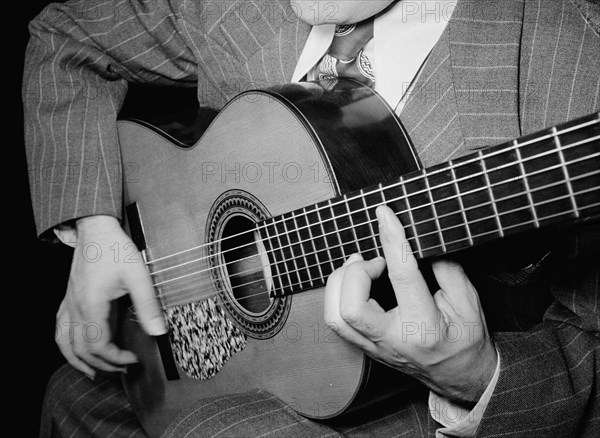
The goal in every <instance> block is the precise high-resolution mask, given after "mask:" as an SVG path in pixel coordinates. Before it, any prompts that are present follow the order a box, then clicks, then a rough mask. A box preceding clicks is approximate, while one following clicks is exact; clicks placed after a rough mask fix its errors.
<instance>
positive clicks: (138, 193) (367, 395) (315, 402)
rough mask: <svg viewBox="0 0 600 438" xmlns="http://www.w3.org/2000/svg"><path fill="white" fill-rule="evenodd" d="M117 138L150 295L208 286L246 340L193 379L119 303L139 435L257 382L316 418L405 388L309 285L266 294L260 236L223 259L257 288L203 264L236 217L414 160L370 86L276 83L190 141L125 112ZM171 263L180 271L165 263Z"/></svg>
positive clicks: (242, 222) (156, 431)
mask: <svg viewBox="0 0 600 438" xmlns="http://www.w3.org/2000/svg"><path fill="white" fill-rule="evenodd" d="M119 138H120V141H121V147H122V154H123V163H124V169H125V204H126V205H128V206H130V207H131V206H134V207H135V208H133V209H132V208H129V209H128V216H129V215H130V214H131V212H134V214H135V215H137V216H138V217H137V218H135V222H136V223H137V225H136V230H132V236H133V235H134V234H135V235H136V236H137V241H136V243H137V244H138V246H140V247H142V248H143V249H144V253H145V256H146V257H147V261H148V264H149V267H150V271H151V272H158V273H157V274H156V275H154V276H153V279H154V280H155V283H161V282H162V284H163V285H162V286H160V285H159V286H158V287H157V291H158V292H157V293H159V295H160V298H161V302H162V304H163V306H164V307H165V308H166V309H170V308H177V307H178V306H179V305H180V303H183V302H185V303H190V302H194V301H199V300H202V299H203V298H202V297H205V296H208V294H210V295H212V296H213V298H212V299H213V300H214V303H216V305H217V307H220V308H222V309H223V313H222V315H226V318H227V319H229V321H230V324H231V326H233V327H235V330H236V331H238V332H239V333H241V334H243V335H242V337H243V338H245V343H244V345H243V347H241V348H238V349H237V351H235V352H233V353H232V354H230V355H229V357H227V358H225V359H223V364H222V366H221V367H220V368H219V369H218V371H217V372H215V373H213V375H211V376H210V377H204V378H198V376H197V375H196V376H193V375H192V374H193V373H190V370H189V369H188V368H186V366H185V364H184V363H183V362H185V361H182V360H181V358H179V359H176V354H175V351H177V346H175V345H174V343H173V342H167V345H166V346H165V344H164V342H163V344H162V347H161V348H159V345H160V344H159V343H157V342H156V339H154V338H152V337H149V336H146V335H145V334H143V332H142V331H141V329H140V327H139V325H138V324H137V322H135V315H134V313H133V312H132V311H131V308H130V307H129V308H128V307H127V306H126V305H125V306H122V308H121V310H120V312H119V321H118V324H119V327H118V332H119V338H120V339H119V342H120V343H121V344H122V345H123V347H124V348H127V349H130V350H132V351H133V352H134V353H135V354H136V355H137V356H138V358H139V359H140V364H139V365H138V366H135V367H131V368H130V369H129V371H128V373H127V375H126V377H125V378H124V382H125V387H126V391H127V393H128V396H129V398H130V400H131V403H132V405H133V407H134V410H135V411H136V413H137V415H138V417H139V419H140V421H141V423H142V425H143V426H144V428H145V430H146V431H147V433H148V434H149V435H150V436H159V435H160V434H161V433H162V432H163V431H164V429H165V428H166V427H167V425H168V424H169V422H171V421H172V420H173V418H174V416H175V415H177V414H178V413H179V411H180V410H181V409H183V408H185V407H186V406H189V405H190V404H192V403H193V402H194V401H196V400H198V399H201V398H206V397H212V396H220V395H225V394H234V393H240V392H244V391H248V390H251V389H253V388H261V389H263V390H265V391H268V392H270V393H272V394H273V395H275V396H277V397H278V398H280V399H282V400H283V401H284V402H285V403H287V404H289V405H290V406H291V407H293V408H294V409H296V410H297V411H298V412H299V413H301V414H302V415H305V416H307V417H309V418H315V419H327V418H333V417H337V416H339V415H342V414H345V413H348V412H350V411H352V410H353V409H355V408H358V407H361V406H363V405H365V404H366V403H370V402H372V401H375V400H379V399H382V398H384V397H386V396H388V395H390V394H391V393H395V392H396V393H397V392H398V391H399V390H402V389H403V388H407V387H410V386H411V383H410V381H409V380H408V379H407V378H406V377H404V376H403V375H401V374H400V373H397V372H394V371H392V370H391V369H389V368H387V367H384V366H382V365H381V364H378V363H376V362H374V361H372V360H370V359H369V358H367V357H366V356H365V355H364V354H363V353H362V352H361V351H360V350H358V349H357V348H355V347H353V346H351V345H349V344H347V343H345V342H343V341H342V340H341V339H339V338H338V337H337V336H336V335H335V333H334V332H333V331H332V330H331V329H330V328H329V327H327V326H326V325H325V321H324V319H323V298H324V287H323V285H322V283H321V284H320V285H317V286H316V287H312V288H306V290H303V291H302V293H294V294H293V295H290V296H287V297H285V298H277V297H273V296H270V295H272V294H271V292H272V291H271V290H270V289H272V286H270V285H269V281H268V278H269V277H270V276H273V275H275V274H274V273H273V272H270V273H269V272H268V269H267V268H266V267H265V265H268V264H269V260H268V259H265V257H266V256H265V255H264V248H263V250H261V249H260V248H259V247H258V246H256V247H255V248H259V249H255V252H254V253H253V254H250V255H254V256H256V257H250V258H249V259H252V260H253V261H251V262H248V264H245V262H239V263H238V264H239V266H237V268H235V269H237V270H238V271H239V272H241V273H244V272H246V271H247V270H249V269H250V268H252V263H254V266H255V267H256V266H258V267H259V271H262V274H261V275H262V278H263V279H264V281H262V282H261V285H262V286H261V288H262V289H261V288H258V289H260V290H258V292H256V290H257V289H252V288H251V287H249V288H248V290H246V291H244V289H245V288H244V284H249V283H252V281H248V280H246V281H245V282H244V281H242V282H241V283H239V282H238V283H237V284H238V285H240V284H241V286H238V287H239V288H240V289H242V292H241V293H242V294H245V295H247V297H246V298H244V299H243V300H242V299H239V297H240V295H239V294H238V293H237V292H236V293H234V292H232V289H235V287H232V284H233V283H232V282H233V281H234V280H233V279H228V278H226V277H227V276H228V274H231V273H232V271H228V270H227V269H220V270H218V273H217V274H215V266H214V265H211V263H214V260H215V258H217V257H218V256H216V255H215V254H214V248H217V249H219V248H220V249H221V250H224V249H223V248H222V247H219V245H220V243H219V242H221V241H222V240H223V239H224V237H227V236H235V235H236V234H239V233H240V231H239V230H240V229H241V230H242V231H244V227H251V225H252V224H254V223H255V222H258V221H259V220H261V219H264V218H268V217H272V216H276V215H280V214H283V213H285V212H290V211H293V210H296V209H299V208H302V207H304V206H307V205H310V204H314V203H316V202H320V201H324V200H327V199H330V198H332V197H334V196H337V195H340V194H343V193H345V192H347V191H350V190H355V189H357V188H360V187H364V186H366V185H369V184H373V183H377V182H380V181H386V180H389V179H391V178H392V177H395V176H398V175H401V174H404V173H406V172H408V171H411V170H415V169H417V168H418V167H419V164H418V161H417V160H416V158H415V156H414V153H413V150H412V148H411V145H410V143H409V141H408V138H407V137H406V135H405V133H404V131H403V129H402V127H401V126H400V124H399V123H398V121H397V119H396V117H395V116H394V115H393V113H392V111H391V110H390V109H389V108H388V107H387V106H386V104H385V103H384V102H383V101H382V100H381V99H380V98H379V96H377V95H376V94H375V93H373V91H371V90H370V89H369V88H366V87H363V86H361V85H358V84H356V83H353V82H349V81H340V82H338V83H336V84H310V83H306V84H297V85H288V86H287V87H283V88H282V89H279V90H269V91H257V92H249V93H246V94H242V95H241V96H239V97H238V98H236V99H234V100H233V101H232V102H230V103H229V104H228V105H227V106H226V107H225V108H224V109H223V110H222V111H221V112H220V113H219V114H218V115H217V117H216V118H215V119H214V120H213V122H212V123H211V125H210V126H209V127H208V129H207V130H206V132H204V134H203V135H202V137H201V138H200V139H199V140H198V141H197V142H196V143H195V144H193V145H191V146H190V147H183V145H181V144H178V143H177V142H176V141H175V140H174V139H172V138H169V137H168V136H165V135H164V134H162V133H160V132H158V131H157V130H156V129H152V128H151V127H149V126H147V125H145V124H141V123H138V122H135V121H120V122H119ZM131 219H132V218H131V217H129V220H130V226H131V223H132V221H131ZM234 225H235V227H234ZM228 227H229V228H228ZM232 227H233V228H232ZM236 227H237V228H236ZM140 235H141V237H140ZM135 240H136V239H134V241H135ZM211 242H213V244H211ZM189 248H200V249H199V250H198V251H199V252H198V254H202V256H200V257H191V256H189V254H188V253H186V252H185V251H186V250H188V249H189ZM202 248H205V249H202ZM209 248H210V251H213V252H210V251H209ZM235 250H236V247H235V246H234V247H232V248H229V251H231V252H234V253H235ZM224 251H225V252H227V249H225V250H224ZM177 254H180V255H177ZM173 255H175V256H173ZM242 255H243V254H242ZM243 258H244V257H240V259H243ZM228 260H229V259H225V261H226V262H227V261H228ZM153 261H156V262H154V263H153ZM234 261H235V260H234ZM271 262H272V260H271ZM184 263H188V266H189V269H188V271H183V272H179V274H178V276H175V275H174V274H173V275H171V274H170V272H171V271H173V270H175V269H174V268H172V267H173V266H175V267H178V266H179V265H181V264H184ZM257 264H258V265H257ZM217 265H218V264H217ZM234 265H236V263H233V262H232V263H231V266H232V268H231V269H232V270H233V269H234V267H233V266H234ZM169 268H172V269H171V271H169ZM163 269H164V273H161V272H159V271H161V270H163ZM178 269H179V268H178ZM169 275H171V276H170V277H169ZM174 282H175V283H177V282H180V284H179V285H178V287H176V288H172V289H171V290H172V291H173V295H169V292H168V291H166V287H165V286H167V285H169V284H170V283H174ZM181 290H184V291H187V295H185V296H184V299H183V301H177V300H176V299H170V298H171V297H172V296H177V297H178V299H181V297H182V295H181V294H176V293H175V292H177V291H181ZM259 295H260V296H261V298H260V299H258V298H257V301H255V302H254V303H253V304H252V303H250V301H251V300H252V299H253V297H254V296H259ZM390 295H393V294H390ZM197 297H199V298H197ZM393 304H394V303H390V305H393ZM171 322H172V321H171ZM171 328H172V329H173V327H171ZM170 341H173V338H171V339H170ZM198 348H199V347H198ZM169 356H170V357H169ZM169 364H171V368H169ZM192 368H193V364H192Z"/></svg>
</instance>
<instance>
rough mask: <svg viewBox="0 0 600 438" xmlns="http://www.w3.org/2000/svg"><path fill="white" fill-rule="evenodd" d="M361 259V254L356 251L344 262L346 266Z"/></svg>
mask: <svg viewBox="0 0 600 438" xmlns="http://www.w3.org/2000/svg"><path fill="white" fill-rule="evenodd" d="M359 259H360V254H358V253H354V254H352V255H351V256H350V257H348V258H347V259H346V261H345V262H344V266H346V265H349V264H350V263H352V262H355V261H356V260H359Z"/></svg>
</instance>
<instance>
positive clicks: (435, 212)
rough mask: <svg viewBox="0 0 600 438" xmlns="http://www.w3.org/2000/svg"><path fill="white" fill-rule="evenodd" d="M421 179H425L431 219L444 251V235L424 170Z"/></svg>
mask: <svg viewBox="0 0 600 438" xmlns="http://www.w3.org/2000/svg"><path fill="white" fill-rule="evenodd" d="M423 180H424V181H425V187H426V188H427V193H428V194H429V198H430V199H431V204H432V206H433V219H434V221H435V226H436V227H437V233H438V236H439V237H440V244H441V247H442V252H446V243H445V242H444V235H443V234H442V227H441V225H440V220H439V218H438V215H437V208H436V203H435V199H434V198H433V193H432V191H431V186H430V184H429V178H428V176H427V171H426V170H423ZM442 199H443V198H442Z"/></svg>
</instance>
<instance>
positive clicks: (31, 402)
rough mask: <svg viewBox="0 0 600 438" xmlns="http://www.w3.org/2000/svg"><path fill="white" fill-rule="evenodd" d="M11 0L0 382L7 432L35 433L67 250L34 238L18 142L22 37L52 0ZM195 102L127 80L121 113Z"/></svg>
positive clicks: (185, 94) (192, 94)
mask: <svg viewBox="0 0 600 438" xmlns="http://www.w3.org/2000/svg"><path fill="white" fill-rule="evenodd" d="M16 3H18V4H16V5H15V4H13V5H12V6H11V7H12V8H13V12H11V14H10V16H6V17H5V21H4V24H5V25H4V27H3V28H4V31H5V36H4V38H3V41H5V42H6V43H5V44H4V48H5V50H8V52H9V53H8V55H5V56H4V59H5V61H6V60H8V62H7V63H6V64H5V70H4V71H8V73H9V78H8V81H6V83H5V90H4V91H5V92H6V94H8V99H5V101H4V102H3V103H4V107H5V124H8V141H5V144H4V145H3V146H4V149H5V150H7V151H8V153H9V156H8V159H7V160H6V161H4V170H5V172H4V173H3V175H4V176H5V177H7V178H5V179H6V181H5V183H4V184H5V185H4V193H5V194H6V196H5V201H4V202H5V208H4V217H5V223H7V224H8V226H5V228H4V235H5V236H7V237H8V239H5V241H6V242H7V243H6V245H5V252H6V254H7V257H5V259H8V261H9V263H8V264H4V269H5V271H4V283H5V285H6V286H5V291H4V295H5V296H7V297H8V302H6V303H5V306H4V308H5V315H7V316H8V318H5V321H6V322H5V327H6V330H5V331H4V336H3V338H2V340H6V339H8V340H9V341H10V342H9V343H8V345H6V344H5V345H3V346H2V350H1V351H3V352H4V354H3V359H4V363H5V365H7V367H6V368H7V372H6V373H5V374H4V378H5V379H4V382H8V385H7V386H5V388H8V389H7V390H6V391H5V397H6V401H7V403H8V406H9V410H8V411H9V412H7V413H6V414H7V416H6V418H8V422H10V423H11V424H12V421H13V419H14V420H16V419H18V426H17V429H16V433H12V434H11V435H13V436H19V437H35V436H37V435H38V433H39V424H40V414H41V407H42V400H43V395H44V391H45V389H46V385H47V382H48V379H49V378H50V376H51V375H52V373H53V372H54V371H55V370H56V369H57V368H58V367H59V366H60V365H61V364H63V363H65V360H64V359H63V357H62V355H61V353H60V351H59V350H58V347H57V346H56V344H55V342H54V332H55V315H56V311H57V309H58V306H59V304H60V302H61V300H62V298H63V296H64V293H65V290H66V285H67V280H68V276H69V269H70V262H71V255H72V250H71V249H70V248H68V247H67V246H65V245H62V244H54V245H51V244H48V243H42V242H40V241H39V240H38V239H37V234H36V229H35V224H34V218H33V211H32V207H31V198H30V194H29V182H28V173H27V161H26V155H25V146H24V134H23V105H22V100H21V85H22V74H23V65H24V54H25V48H26V46H27V41H28V39H29V32H28V29H27V27H28V23H29V21H31V20H32V19H33V18H34V17H35V16H36V15H37V14H38V13H40V12H41V11H42V9H43V8H44V7H45V6H46V5H47V4H49V3H51V1H48V0H31V1H24V0H20V1H19V2H16ZM15 9H16V11H15ZM7 23H8V24H9V25H10V30H9V29H8V27H7V26H6V25H7ZM7 30H9V31H8V32H7ZM196 106H197V100H196V89H195V88H184V89H173V88H168V89H167V88H151V89H148V88H147V87H140V86H139V85H138V86H136V85H130V88H129V91H128V94H127V98H126V100H125V104H124V107H123V108H122V111H121V115H131V114H134V115H136V116H138V117H142V118H147V119H152V118H153V117H154V116H155V115H157V114H174V113H180V112H181V109H182V108H192V109H195V107H196ZM186 111H187V110H186ZM186 114H187V113H186ZM6 121H7V122H8V123H6ZM5 132H6V131H5ZM5 427H6V426H5ZM0 432H2V429H0Z"/></svg>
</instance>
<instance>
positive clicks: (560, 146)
mask: <svg viewBox="0 0 600 438" xmlns="http://www.w3.org/2000/svg"><path fill="white" fill-rule="evenodd" d="M597 123H600V119H593V120H591V121H587V122H584V123H581V124H579V125H576V126H572V127H570V128H566V129H563V130H562V131H556V132H553V133H550V134H547V135H545V136H542V137H539V138H536V139H531V140H529V141H526V142H524V143H518V141H517V140H514V141H513V142H512V143H511V146H507V147H505V148H503V149H499V150H497V151H494V152H491V153H488V155H485V156H483V157H482V156H481V155H478V156H477V157H474V158H472V159H470V160H465V161H463V162H460V163H458V164H456V163H453V162H452V161H450V165H449V166H448V167H443V168H440V169H437V170H435V171H434V172H431V173H426V170H423V173H422V174H420V175H418V176H414V177H412V179H404V178H400V179H399V181H398V182H397V183H394V184H390V185H388V186H386V187H385V188H382V187H381V188H378V189H374V190H372V191H371V192H366V193H364V192H361V194H359V195H356V196H355V197H353V198H345V199H343V200H341V201H338V202H336V203H332V204H328V205H326V206H323V207H318V204H315V209H314V210H312V211H311V212H309V213H313V212H318V211H319V210H324V209H327V208H330V207H334V206H337V205H341V204H343V203H345V202H347V201H352V200H355V199H360V198H364V197H365V196H367V195H371V194H375V193H379V192H381V191H384V190H388V189H392V188H395V187H397V186H399V185H401V184H407V183H411V182H415V181H422V180H423V179H425V178H427V177H429V176H435V175H436V174H438V173H443V172H446V171H448V170H452V169H457V168H459V167H462V166H465V165H468V164H473V163H477V162H481V160H482V158H484V159H485V158H489V157H493V156H495V155H499V154H502V153H507V152H510V151H512V150H513V149H516V148H521V147H524V146H528V145H530V144H534V143H538V142H541V141H544V140H547V139H549V138H554V139H556V138H557V137H558V136H559V135H563V134H565V133H568V132H571V131H575V130H579V129H582V128H585V127H588V126H590V125H594V124H597ZM598 138H600V136H596V137H592V138H590V139H586V140H584V141H580V142H576V143H571V144H568V145H563V144H562V143H559V144H558V148H557V149H552V150H550V151H546V152H544V153H541V154H537V155H536V156H531V157H528V158H527V159H525V160H521V162H525V161H529V160H532V159H535V158H539V157H540V156H544V155H548V154H552V153H557V152H558V151H561V150H566V149H568V148H570V147H574V146H578V145H579V144H583V143H589V142H591V141H594V140H597V139H598ZM509 165H516V163H511V164H509ZM500 168H502V167H500ZM495 169H496V168H495ZM495 169H490V170H489V171H493V170H495ZM489 171H488V172H489ZM449 184H454V181H450V182H447V183H443V184H440V185H438V186H435V187H431V188H430V190H431V189H437V188H439V187H443V186H446V185H449ZM380 186H381V184H380ZM427 191H428V190H421V191H419V192H415V193H412V194H411V196H414V195H417V194H420V193H425V192H427ZM306 214H307V213H306ZM306 214H305V215H306ZM285 220H286V219H285V218H282V219H281V220H279V221H273V223H271V224H268V225H261V226H259V227H257V228H255V230H260V229H261V228H266V227H267V226H276V225H277V224H280V223H283V222H284V221H285ZM263 222H266V221H263ZM253 231H254V230H253ZM246 233H248V231H244V232H241V233H237V234H234V235H231V236H227V237H226V238H222V239H218V240H215V241H213V242H209V243H204V244H201V245H198V246H196V247H192V248H188V249H185V250H182V251H179V252H176V253H173V254H169V255H166V256H162V257H159V258H156V259H153V260H152V261H149V262H147V264H157V263H159V262H161V261H164V260H166V259H169V258H173V257H177V256H179V255H181V254H184V253H187V252H191V251H194V250H198V249H203V248H204V247H207V246H210V245H214V244H215V243H219V242H222V241H224V240H227V239H233V238H235V237H239V236H241V235H244V234H246ZM234 249H236V248H232V250H234Z"/></svg>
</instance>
